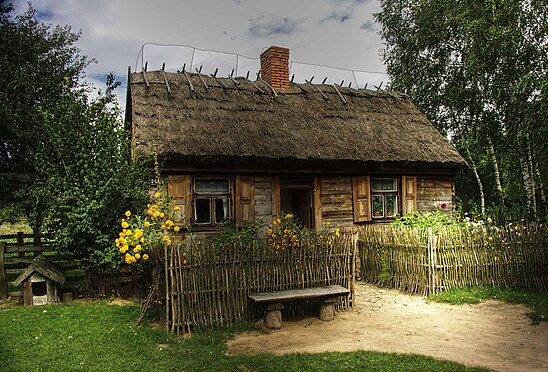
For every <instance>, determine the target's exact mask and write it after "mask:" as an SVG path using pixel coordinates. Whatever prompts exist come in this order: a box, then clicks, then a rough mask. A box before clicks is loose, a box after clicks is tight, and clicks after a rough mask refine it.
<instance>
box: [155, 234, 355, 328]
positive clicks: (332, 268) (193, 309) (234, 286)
mask: <svg viewBox="0 0 548 372" xmlns="http://www.w3.org/2000/svg"><path fill="white" fill-rule="evenodd" d="M355 249H356V244H355V239H354V237H353V235H351V234H341V236H340V237H337V238H334V239H333V240H332V241H330V242H325V241H323V242H319V241H317V240H306V239H304V240H303V241H302V242H301V244H300V246H299V247H297V248H292V249H286V250H282V249H278V250H276V249H275V248H274V247H273V246H272V245H269V244H267V243H265V242H261V241H253V242H250V243H238V244H230V245H224V246H218V245H208V244H203V245H202V244H198V243H194V242H192V241H190V242H189V244H187V245H186V247H179V248H175V247H174V248H170V249H169V251H166V262H165V274H166V298H167V301H166V307H165V312H166V329H167V330H168V331H169V332H171V333H173V334H177V335H178V334H181V333H183V332H185V330H188V331H189V330H190V329H191V328H192V327H200V326H208V325H214V324H231V323H234V322H238V321H249V320H256V319H258V318H260V317H261V316H262V314H261V313H260V310H261V309H259V308H255V307H253V306H252V305H251V303H250V301H249V299H248V295H250V294H251V293H257V292H270V291H279V290H285V289H299V288H308V287H319V286H327V285H334V284H339V285H341V286H343V287H345V288H349V289H350V291H351V294H350V296H349V297H348V298H344V299H341V300H339V303H338V306H339V308H349V307H351V306H352V301H353V293H354V267H355V263H354V261H355V257H356V252H355ZM307 306H308V307H307ZM310 308H311V305H310V304H306V303H304V304H294V305H289V306H288V307H287V308H286V313H287V314H289V315H296V314H300V313H302V312H306V311H309V309H310Z"/></svg>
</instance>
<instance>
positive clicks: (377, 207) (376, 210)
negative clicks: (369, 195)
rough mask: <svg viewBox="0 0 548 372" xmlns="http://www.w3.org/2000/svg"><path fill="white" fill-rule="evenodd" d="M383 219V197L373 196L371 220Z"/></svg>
mask: <svg viewBox="0 0 548 372" xmlns="http://www.w3.org/2000/svg"><path fill="white" fill-rule="evenodd" d="M382 217H384V195H373V218H382Z"/></svg>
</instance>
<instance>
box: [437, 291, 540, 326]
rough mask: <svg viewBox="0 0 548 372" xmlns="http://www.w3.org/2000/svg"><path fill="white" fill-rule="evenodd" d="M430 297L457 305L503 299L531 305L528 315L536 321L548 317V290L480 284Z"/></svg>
mask: <svg viewBox="0 0 548 372" xmlns="http://www.w3.org/2000/svg"><path fill="white" fill-rule="evenodd" d="M428 299H429V300H432V301H436V302H446V303H450V304H456V305H458V304H477V303H478V302H480V301H483V300H489V299H493V300H501V301H507V302H510V303H514V304H525V305H527V306H529V307H530V308H531V309H532V310H533V311H532V312H530V313H528V314H527V315H528V316H529V317H530V318H531V319H532V320H533V321H534V322H535V323H539V322H543V321H544V322H545V321H547V319H548V291H541V290H525V289H513V288H497V287H483V286H479V287H467V288H459V289H452V290H450V291H447V292H442V293H439V294H436V295H430V296H429V297H428Z"/></svg>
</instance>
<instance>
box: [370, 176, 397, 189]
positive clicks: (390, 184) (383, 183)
mask: <svg viewBox="0 0 548 372" xmlns="http://www.w3.org/2000/svg"><path fill="white" fill-rule="evenodd" d="M371 188H372V189H373V191H396V179H395V178H373V179H372V180H371Z"/></svg>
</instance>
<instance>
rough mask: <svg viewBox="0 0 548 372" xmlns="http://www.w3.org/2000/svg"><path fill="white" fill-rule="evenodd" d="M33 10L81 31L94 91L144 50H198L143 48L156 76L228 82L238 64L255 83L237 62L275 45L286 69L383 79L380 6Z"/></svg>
mask: <svg viewBox="0 0 548 372" xmlns="http://www.w3.org/2000/svg"><path fill="white" fill-rule="evenodd" d="M26 3H27V2H26V0H16V1H15V6H16V8H17V10H18V11H19V12H21V11H24V9H26ZM33 6H34V7H35V8H36V10H37V13H38V15H39V16H40V17H42V19H43V20H44V21H47V22H52V23H56V24H61V25H65V24H68V25H70V26H71V27H72V29H73V30H74V31H78V30H81V31H82V36H81V38H80V40H79V41H78V46H79V47H80V48H81V49H82V53H83V54H86V55H88V56H89V57H93V58H95V59H97V61H98V62H97V63H95V64H91V65H90V66H89V67H88V69H87V70H86V72H87V76H88V78H89V80H92V81H93V82H94V83H95V84H100V83H101V81H102V79H103V80H104V78H102V77H104V76H105V75H106V74H108V73H109V72H114V73H115V74H116V76H117V77H118V78H119V79H125V77H126V76H127V68H128V66H131V68H132V69H134V68H135V67H137V69H138V70H140V68H141V61H139V62H138V63H137V64H136V60H137V56H138V54H139V52H140V50H141V46H142V45H143V44H145V43H160V44H179V45H187V46H192V47H196V48H200V49H203V50H193V49H192V48H188V47H174V46H171V47H159V46H153V45H146V46H145V48H144V60H146V61H148V62H149V69H159V68H160V67H161V66H162V63H164V62H165V63H166V69H167V70H168V71H176V70H177V68H181V67H182V66H183V64H185V63H186V64H187V69H189V67H190V64H191V63H192V64H193V68H195V67H198V66H199V65H203V71H204V72H205V73H208V74H209V73H213V71H214V70H215V68H219V75H221V76H226V75H227V74H228V73H230V71H231V70H232V69H233V68H235V67H236V62H237V63H238V73H239V74H240V75H245V73H246V72H247V71H248V70H249V71H251V74H253V75H252V76H254V74H255V73H256V71H257V70H258V60H256V59H246V58H245V57H243V56H248V57H252V58H258V57H259V54H260V53H261V52H262V51H263V50H264V49H265V48H267V47H268V46H270V45H279V46H284V47H288V48H289V49H290V60H292V61H299V62H307V63H317V64H322V65H329V66H335V67H340V68H345V69H354V70H367V71H381V72H382V71H384V66H383V65H382V63H381V62H380V59H379V55H378V54H379V53H378V52H379V49H380V48H381V41H380V38H379V36H378V35H377V33H376V29H377V27H378V26H376V25H375V23H374V21H373V18H372V13H374V12H377V11H379V9H380V8H379V3H378V0H324V1H316V0H301V1H291V0H278V1H275V2H273V1H267V0H238V1H234V0H233V1H221V0H201V1H190V0H184V1H171V0H156V1H150V0H146V1H145V0H95V1H89V0H35V1H33ZM206 49H207V50H220V51H226V52H233V53H238V54H240V57H236V56H235V55H226V54H219V53H212V52H207V51H204V50H206ZM193 57H194V58H193ZM292 73H295V75H296V77H295V80H296V81H298V82H302V81H304V79H308V78H310V76H312V75H315V74H316V75H317V77H316V80H315V81H316V82H317V81H318V80H321V79H323V76H326V75H327V76H329V78H330V79H329V81H330V82H331V81H336V82H340V80H342V79H344V80H345V85H347V84H348V81H354V80H355V79H354V76H356V80H358V82H359V84H360V86H361V87H363V85H364V84H365V83H366V82H368V83H369V87H371V86H372V84H375V85H378V84H379V83H380V81H381V80H384V81H386V80H387V78H386V76H385V75H379V74H365V73H359V72H355V73H354V74H353V73H352V72H350V71H343V70H333V69H327V68H322V67H312V66H308V65H300V64H297V63H293V64H292ZM320 75H321V76H322V77H321V78H320V77H319V76H320ZM353 86H355V82H354V83H353ZM122 90H123V89H120V91H122ZM119 96H120V97H125V93H124V92H121V94H120V93H119Z"/></svg>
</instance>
